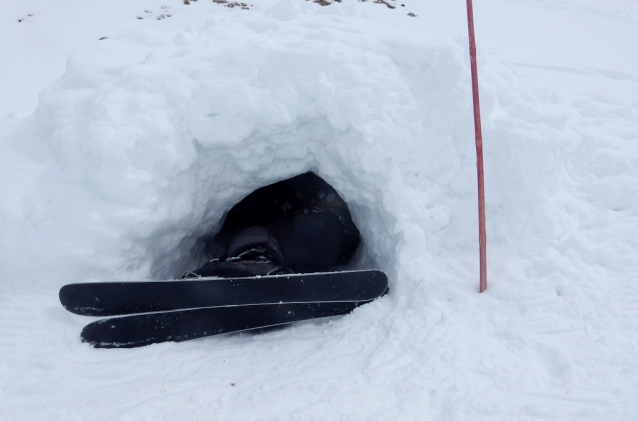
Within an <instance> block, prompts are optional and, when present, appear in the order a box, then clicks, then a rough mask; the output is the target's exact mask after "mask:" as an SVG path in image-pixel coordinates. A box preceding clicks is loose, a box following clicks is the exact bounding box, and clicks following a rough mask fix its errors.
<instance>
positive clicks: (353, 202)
mask: <svg viewBox="0 0 638 421" xmlns="http://www.w3.org/2000/svg"><path fill="white" fill-rule="evenodd" d="M387 3H388V4H389V5H391V6H394V7H395V8H390V7H388V6H387V5H386V4H385V3H375V2H373V1H367V2H362V1H355V0H342V1H341V2H336V3H333V4H330V5H327V6H321V5H320V4H317V3H314V2H311V1H304V0H263V1H260V2H255V3H254V4H247V5H246V6H245V7H243V8H242V7H241V5H239V6H237V7H233V8H230V7H228V3H226V4H224V3H216V2H212V1H208V0H200V1H194V0H191V1H190V4H189V5H186V4H183V2H182V1H181V0H180V1H177V0H171V1H170V2H169V1H164V0H161V1H160V0H143V1H142V2H128V1H124V0H113V1H110V2H94V1H79V0H65V1H60V2H54V3H51V2H45V1H43V0H28V1H23V2H13V3H10V4H9V3H8V4H6V5H5V8H4V13H3V15H2V17H0V19H1V20H2V25H1V26H0V31H1V33H2V36H1V37H0V54H2V57H3V65H2V67H1V68H0V70H1V72H2V73H1V75H2V78H1V79H0V80H1V82H0V83H1V91H2V92H3V95H2V97H1V98H0V99H1V101H0V115H1V116H2V117H1V118H0V142H1V145H0V147H1V149H2V154H0V196H1V197H2V201H1V202H0V227H1V230H0V235H1V237H0V241H1V242H0V283H1V285H2V287H3V294H2V296H0V320H1V321H2V323H1V324H0V353H1V355H2V358H0V374H1V375H0V419H3V420H18V419H20V420H42V419H65V420H69V421H70V420H86V419H91V420H95V421H100V420H111V419H118V420H129V419H130V420H158V419H162V420H183V419H189V420H211V419H213V420H258V419H259V420H349V421H352V420H387V419H397V420H468V421H469V420H472V421H474V420H504V421H505V420H507V421H510V420H513V419H517V420H524V419H554V420H572V419H574V420H575V419H578V420H631V419H637V418H638V374H636V373H638V356H637V355H638V354H637V353H636V349H638V285H637V284H636V279H637V277H638V259H637V255H638V73H637V72H636V64H638V62H637V60H636V55H635V54H634V53H633V52H634V50H635V42H636V41H635V40H636V39H637V35H638V3H636V1H632V0H608V1H606V2H596V1H593V0H581V1H576V0H560V1H558V0H556V1H549V0H486V1H482V2H476V3H477V4H475V21H476V33H477V40H478V47H479V73H480V79H481V103H482V116H483V133H484V139H485V143H484V152H485V166H486V195H487V225H488V226H487V235H488V247H489V248H488V265H489V267H488V275H489V288H488V290H487V292H486V293H484V294H478V292H477V290H478V240H477V232H478V229H477V211H476V170H475V159H476V158H475V150H474V143H473V122H472V108H471V89H470V77H469V58H468V48H467V27H466V20H465V17H466V15H465V2H454V3H453V2H433V1H426V0H420V1H417V0H412V1H410V2H407V1H406V2H405V3H403V4H404V5H405V6H403V4H401V3H399V2H393V1H390V0H389V1H388V2H387ZM408 13H411V14H412V15H414V16H412V15H408ZM100 38H102V39H100ZM306 171H314V172H316V173H317V174H318V175H320V176H321V177H323V178H324V179H325V180H326V181H328V182H329V183H330V184H332V185H333V186H334V187H335V188H336V189H337V191H338V192H339V193H340V194H341V195H342V196H343V197H344V199H345V200H346V201H347V203H348V204H349V208H350V210H351V212H352V214H353V217H354V219H355V222H356V224H357V225H358V227H359V228H360V230H361V233H362V236H363V240H364V244H363V246H362V248H361V250H360V252H359V253H358V255H357V257H356V259H355V260H356V261H355V262H353V265H352V266H353V267H356V268H380V269H383V270H385V271H386V272H387V273H388V275H389V278H390V284H391V293H390V295H388V296H386V297H384V298H382V299H380V300H377V301H375V302H374V303H372V304H369V305H366V306H363V307H361V308H358V309H357V310H355V311H354V312H353V313H352V314H350V315H348V316H345V317H340V318H333V319H331V320H324V321H318V322H308V323H303V324H299V325H295V326H292V327H289V328H286V329H282V330H278V331H274V332H269V333H264V334H259V335H252V334H238V335H228V336H223V337H214V338H207V339H201V340H195V341H190V342H184V343H165V344H158V345H152V346H149V347H145V348H140V349H131V350H128V349H127V350H96V349H93V348H91V347H89V346H88V345H86V344H82V343H80V341H79V332H80V329H81V328H82V326H83V325H84V324H86V323H88V322H89V321H92V320H94V319H93V318H86V317H81V316H76V315H73V314H71V313H68V312H66V311H65V310H64V309H63V308H62V307H61V306H60V305H59V303H58V300H57V291H58V290H59V288H60V287H61V286H62V285H64V284H66V283H71V282H84V281H96V282H97V281H114V280H123V281H133V280H150V279H167V278H172V277H175V276H176V275H178V274H180V273H181V272H182V271H184V270H186V269H189V268H193V267H195V266H196V265H198V264H200V263H201V262H202V259H203V256H202V253H201V251H202V250H201V242H198V239H199V238H201V237H202V236H204V235H206V234H210V233H214V232H215V230H216V229H217V228H218V227H219V224H220V221H221V218H223V216H224V214H225V212H227V211H228V210H229V209H230V208H231V207H232V206H233V205H234V204H235V203H236V202H237V201H239V200H240V199H241V198H243V197H244V196H245V195H246V194H248V193H250V192H251V191H253V190H254V189H256V188H258V187H261V186H264V185H266V184H269V183H272V182H276V181H278V180H281V179H285V178H288V177H291V176H294V175H296V174H300V173H303V172H306Z"/></svg>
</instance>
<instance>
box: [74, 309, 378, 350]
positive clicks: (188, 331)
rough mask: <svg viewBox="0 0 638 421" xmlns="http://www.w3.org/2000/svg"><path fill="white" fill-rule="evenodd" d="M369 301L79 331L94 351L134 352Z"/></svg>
mask: <svg viewBox="0 0 638 421" xmlns="http://www.w3.org/2000/svg"><path fill="white" fill-rule="evenodd" d="M368 302H370V300H366V301H357V302H335V303H303V304H299V303H295V304H258V305H246V306H232V307H213V308H197V309H188V310H177V311H169V312H163V313H150V314H137V315H132V316H123V317H115V318H110V319H103V320H99V321H96V322H93V323H90V324H88V325H87V326H85V327H84V329H83V330H82V341H83V342H88V343H89V344H91V345H92V346H93V347H95V348H135V347H140V346H146V345H150V344H154V343H160V342H167V341H172V342H181V341H186V340H190V339H196V338H202V337H206V336H213V335H220V334H224V333H231V332H241V331H246V330H252V329H260V328H268V327H273V326H280V325H285V324H289V323H293V322H299V321H303V320H310V319H317V318H321V317H329V316H337V315H343V314H347V313H350V312H351V311H352V310H354V309H355V308H356V307H358V306H360V305H362V304H366V303H368Z"/></svg>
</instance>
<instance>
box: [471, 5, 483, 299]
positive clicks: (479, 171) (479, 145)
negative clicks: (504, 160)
mask: <svg viewBox="0 0 638 421" xmlns="http://www.w3.org/2000/svg"><path fill="white" fill-rule="evenodd" d="M467 29H468V33H469V36H470V64H471V69H472V97H473V99H474V133H475V137H476V175H477V181H478V214H479V254H480V270H481V275H480V281H479V292H483V291H485V290H486V289H487V249H486V246H487V240H486V237H485V182H484V179H483V134H482V132H481V106H480V104H479V86H478V69H477V67H476V40H475V39H474V12H473V10H472V0H467Z"/></svg>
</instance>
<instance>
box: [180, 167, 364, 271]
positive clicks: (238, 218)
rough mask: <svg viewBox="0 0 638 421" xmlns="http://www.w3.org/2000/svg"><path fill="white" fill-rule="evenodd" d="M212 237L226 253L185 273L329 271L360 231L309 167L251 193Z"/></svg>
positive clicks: (347, 254) (346, 255)
mask: <svg viewBox="0 0 638 421" xmlns="http://www.w3.org/2000/svg"><path fill="white" fill-rule="evenodd" d="M212 241H213V243H214V244H213V245H214V248H216V249H217V250H224V252H225V253H226V255H225V256H219V257H218V258H216V259H213V260H211V261H210V262H208V263H206V264H205V265H204V266H202V267H201V268H199V269H196V270H194V271H192V272H188V273H187V275H185V276H189V277H190V276H222V277H231V276H250V275H265V274H269V273H270V274H272V273H282V272H283V273H285V272H293V271H294V272H320V271H326V270H329V269H330V268H331V267H334V266H340V265H343V264H345V263H347V262H348V261H349V260H350V259H351V257H352V255H353V254H354V252H355V251H356V249H357V247H358V245H359V242H360V235H359V230H358V229H357V227H356V226H355V224H354V222H353V221H352V217H351V215H350V212H349V210H348V208H347V206H346V204H345V202H344V201H343V199H342V198H341V197H340V196H339V194H338V193H337V192H336V191H335V190H334V188H332V186H330V185H329V184H328V183H326V182H325V181H324V180H322V179H321V178H320V177H318V176H317V175H315V174H313V173H311V172H308V173H305V174H301V175H298V176H296V177H293V178H290V179H288V180H284V181H280V182H278V183H274V184H271V185H268V186H265V187H262V188H260V189H257V190H256V191H254V192H253V193H251V194H249V195H248V196H247V197H246V198H244V199H243V200H242V201H241V202H239V203H238V204H237V205H235V206H234V207H233V208H232V209H231V210H230V211H229V212H228V214H227V215H226V218H225V220H224V223H223V224H222V227H221V229H220V231H219V233H218V234H217V235H216V236H215V237H214V239H213V240H212Z"/></svg>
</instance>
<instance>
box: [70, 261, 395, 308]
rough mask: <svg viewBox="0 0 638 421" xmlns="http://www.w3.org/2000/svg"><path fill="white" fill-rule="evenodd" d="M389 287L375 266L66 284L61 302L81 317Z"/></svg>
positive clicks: (319, 298)
mask: <svg viewBox="0 0 638 421" xmlns="http://www.w3.org/2000/svg"><path fill="white" fill-rule="evenodd" d="M387 287H388V278H387V276H386V275H385V273H383V272H382V271H380V270H356V271H344V272H321V273H308V274H288V275H271V276H256V277H249V278H196V279H182V280H171V281H147V282H103V283H80V284H69V285H65V286H63V287H62V288H61V289H60V294H59V296H60V302H61V303H62V305H63V306H64V307H65V308H66V309H67V310H68V311H70V312H72V313H75V314H80V315H84V316H118V315H124V314H135V313H148V312H160V311H173V310H183V309H192V308H201V307H221V306H245V305H257V304H280V303H289V304H293V303H338V302H356V301H365V300H372V299H374V298H377V297H379V296H381V295H382V294H383V293H384V292H385V291H386V289H387Z"/></svg>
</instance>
